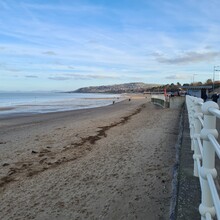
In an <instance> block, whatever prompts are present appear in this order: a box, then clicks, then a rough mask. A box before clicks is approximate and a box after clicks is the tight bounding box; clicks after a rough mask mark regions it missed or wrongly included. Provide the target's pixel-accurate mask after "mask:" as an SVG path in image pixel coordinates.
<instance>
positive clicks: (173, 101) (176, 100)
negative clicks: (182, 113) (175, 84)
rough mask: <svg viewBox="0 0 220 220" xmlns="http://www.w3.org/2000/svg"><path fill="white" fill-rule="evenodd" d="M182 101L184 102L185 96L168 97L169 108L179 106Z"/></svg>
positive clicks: (181, 104)
mask: <svg viewBox="0 0 220 220" xmlns="http://www.w3.org/2000/svg"><path fill="white" fill-rule="evenodd" d="M184 102H185V96H174V97H170V108H171V109H177V108H181V107H182V106H183V104H184Z"/></svg>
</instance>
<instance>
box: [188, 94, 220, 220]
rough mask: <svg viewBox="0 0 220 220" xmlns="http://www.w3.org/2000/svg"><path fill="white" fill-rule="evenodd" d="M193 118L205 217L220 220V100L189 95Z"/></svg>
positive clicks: (196, 172)
mask: <svg viewBox="0 0 220 220" xmlns="http://www.w3.org/2000/svg"><path fill="white" fill-rule="evenodd" d="M186 106H187V110H188V117H189V127H190V138H191V149H192V150H193V151H194V154H193V159H194V176H197V177H199V181H200V187H201V196H202V198H201V204H200V206H199V212H200V214H201V219H202V220H205V219H213V218H216V217H217V219H218V220H220V200H219V195H218V192H217V189H216V185H215V182H214V179H215V178H216V177H217V171H216V169H215V156H216V154H217V156H218V159H220V145H219V143H218V142H217V140H216V139H217V137H218V131H217V130H216V117H218V118H220V111H219V106H218V104H217V103H215V102H212V101H208V102H205V103H203V100H202V99H200V98H196V97H192V96H188V95H187V96H186Z"/></svg>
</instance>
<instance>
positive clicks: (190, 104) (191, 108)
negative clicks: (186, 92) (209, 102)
mask: <svg viewBox="0 0 220 220" xmlns="http://www.w3.org/2000/svg"><path fill="white" fill-rule="evenodd" d="M188 100H189V102H188V117H189V128H190V139H191V150H194V143H193V136H194V116H193V115H194V102H193V101H194V99H193V97H191V96H188Z"/></svg>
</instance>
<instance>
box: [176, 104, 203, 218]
mask: <svg viewBox="0 0 220 220" xmlns="http://www.w3.org/2000/svg"><path fill="white" fill-rule="evenodd" d="M193 166H194V161H193V151H191V140H190V131H189V123H188V114H187V109H186V106H185V107H184V110H183V135H182V143H181V146H180V149H179V171H178V186H177V203H176V212H175V213H176V214H175V215H176V216H175V219H176V220H189V219H193V220H197V219H198V220H199V219H201V216H200V214H199V204H200V198H201V191H200V185H199V178H197V177H194V176H193Z"/></svg>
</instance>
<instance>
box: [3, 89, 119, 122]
mask: <svg viewBox="0 0 220 220" xmlns="http://www.w3.org/2000/svg"><path fill="white" fill-rule="evenodd" d="M121 98H122V97H121V95H119V94H100V93H99V94H96V93H62V92H0V118H2V117H4V116H7V117H8V116H10V115H11V116H12V115H13V116H14V115H27V114H40V113H48V112H58V111H70V110H76V109H85V108H95V107H101V106H107V105H110V104H112V103H113V101H114V102H115V103H116V102H119V101H121V100H122V99H121Z"/></svg>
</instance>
